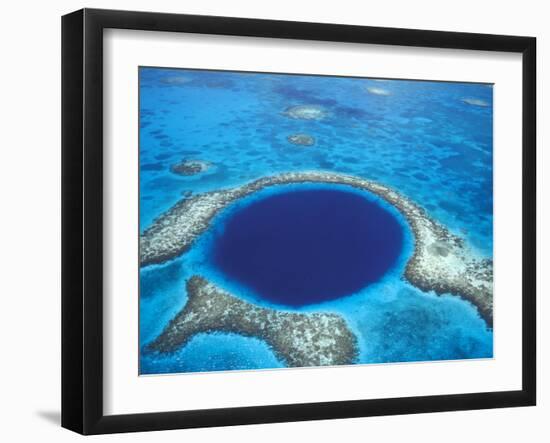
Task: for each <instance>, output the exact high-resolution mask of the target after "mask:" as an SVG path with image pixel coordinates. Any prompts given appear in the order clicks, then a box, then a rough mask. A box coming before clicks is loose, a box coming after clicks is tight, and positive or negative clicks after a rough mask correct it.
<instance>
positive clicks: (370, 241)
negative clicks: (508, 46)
mask: <svg viewBox="0 0 550 443" xmlns="http://www.w3.org/2000/svg"><path fill="white" fill-rule="evenodd" d="M139 75H140V91H139V93H140V146H139V152H140V229H141V230H142V231H143V230H144V229H146V228H147V227H148V226H149V225H150V224H151V223H152V222H153V220H154V219H155V218H156V217H158V216H160V215H161V214H162V213H163V212H164V211H166V210H167V209H169V208H170V207H171V206H172V205H173V204H175V203H176V202H177V201H179V200H180V199H182V198H185V196H188V195H190V194H198V193H202V192H207V191H211V190H218V189H225V188H230V187H234V186H240V185H242V184H245V183H247V182H250V181H252V180H255V179H258V178H261V177H265V176H270V175H274V174H276V173H282V172H289V171H311V170H322V171H334V172H339V173H344V174H350V175H354V176H357V177H362V178H365V179H369V180H374V181H377V182H380V183H382V184H384V185H387V186H390V187H392V188H394V189H396V190H398V191H399V192H400V193H402V194H404V195H405V196H407V197H409V198H411V199H412V200H413V201H415V202H416V203H417V204H418V205H420V206H422V207H423V208H425V209H426V211H427V213H428V214H429V215H430V216H431V217H432V218H433V219H435V220H437V221H438V222H440V223H442V224H443V225H445V226H446V227H447V228H449V230H451V232H453V233H455V234H457V235H460V236H461V237H463V238H464V239H465V240H466V241H467V242H468V243H469V245H470V246H471V247H472V248H474V249H475V250H476V251H477V252H478V253H479V254H480V255H482V256H486V257H492V245H493V241H492V222H493V219H492V194H493V189H492V176H493V173H492V164H493V154H492V145H493V140H492V119H493V114H492V94H493V88H492V86H491V85H486V84H471V83H448V82H426V81H409V80H384V81H381V80H376V79H366V78H342V77H320V76H297V75H284V74H257V73H232V72H220V71H201V70H185V69H161V68H141V69H140V72H139ZM465 100H466V101H465ZM298 105H314V106H319V107H322V109H323V110H324V111H325V112H326V115H325V117H324V118H323V119H321V120H300V119H293V118H289V117H288V116H287V115H285V114H284V112H285V110H287V109H288V108H290V107H292V106H298ZM293 134H308V135H310V136H311V137H313V139H314V145H312V146H302V145H295V144H293V143H290V142H289V140H288V137H289V136H291V135H293ZM185 160H201V161H205V162H208V163H209V164H210V168H209V169H208V170H206V171H204V172H201V173H198V174H196V175H189V176H183V175H178V174H174V173H173V172H172V171H171V170H170V168H171V166H172V165H174V164H176V163H178V162H181V161H185ZM277 188H278V189H268V190H265V191H261V192H260V193H258V195H253V196H251V197H247V198H245V199H243V200H242V201H240V202H236V203H235V204H234V205H232V206H231V207H228V208H226V210H224V211H222V213H220V214H219V215H218V216H217V217H216V218H215V220H214V221H213V223H212V224H211V228H210V229H209V230H208V231H206V232H205V233H204V234H203V235H202V236H201V237H199V238H198V239H197V241H196V242H195V244H194V246H193V247H192V248H191V250H190V251H188V252H187V253H185V254H184V255H182V256H180V257H177V258H176V259H174V260H172V261H170V262H167V263H165V264H163V265H155V266H149V267H146V268H143V269H142V270H141V272H140V331H139V332H140V345H141V346H143V345H145V344H147V343H148V342H150V341H151V340H153V339H154V338H156V337H157V336H158V334H160V333H161V332H162V330H163V329H164V327H165V326H166V325H167V323H168V322H169V321H170V319H171V318H173V317H174V315H175V314H176V313H177V312H179V310H181V308H182V307H183V306H184V305H185V303H186V301H187V294H186V291H185V282H186V281H187V279H188V278H189V277H190V276H192V275H196V274H199V275H203V276H205V277H207V278H209V279H210V280H212V281H213V282H215V283H217V284H218V285H220V286H222V287H223V288H225V289H227V290H229V291H231V292H232V293H233V294H234V295H236V296H239V297H241V298H243V299H245V300H247V301H250V302H251V303H255V304H259V305H262V306H268V307H272V308H276V309H284V310H291V311H292V310H295V311H300V312H315V311H323V312H336V313H339V314H341V315H342V316H343V317H344V318H345V320H346V322H347V323H348V325H349V326H350V328H351V329H352V331H353V332H354V333H355V335H356V336H357V338H358V343H359V348H360V349H359V350H360V352H359V357H358V359H357V362H356V363H358V364H367V363H392V362H409V361H432V360H448V359H469V358H490V357H492V353H493V331H492V330H491V329H489V328H488V327H487V325H486V324H485V322H484V321H483V320H482V319H481V318H480V317H479V315H478V313H477V310H476V309H475V307H474V306H472V305H471V304H470V303H468V302H466V301H464V300H462V299H461V298H459V297H458V296H457V295H456V294H446V295H443V296H437V295H435V294H434V293H430V292H423V291H421V290H419V289H418V288H415V287H414V286H412V285H410V284H409V283H408V282H406V281H405V280H404V279H403V270H404V266H405V264H406V261H407V259H408V258H409V257H410V255H411V254H412V249H413V240H412V234H411V233H410V230H409V228H408V225H407V223H406V221H405V220H404V219H403V218H402V217H401V216H400V214H399V213H398V212H397V211H396V210H395V209H394V208H392V207H390V206H389V205H387V204H385V203H384V202H383V201H381V200H380V199H376V197H374V196H370V197H369V196H366V195H364V194H366V193H359V192H357V191H353V190H351V189H336V187H329V186H322V185H286V186H284V187H277ZM283 188H284V189H283ZM359 194H363V195H359ZM323 205H325V206H323ZM326 205H329V206H330V207H331V208H333V211H331V210H330V209H327V207H326ZM300 208H301V210H302V211H301V215H300ZM335 208H337V210H334V209H335ZM323 211H325V212H324V213H323ZM319 213H323V214H324V215H323V216H322V217H315V216H313V215H314V214H319ZM345 214H348V215H349V217H347V219H346V217H345ZM262 217H264V221H263V223H259V220H260V219H261V218H262ZM376 217H379V219H378V222H377V223H374V225H372V226H371V228H370V229H368V230H367V229H366V227H367V224H365V223H363V221H365V220H376ZM300 223H303V224H305V225H307V226H309V227H310V229H309V230H306V231H305V232H307V233H308V235H307V236H305V237H304V236H303V235H302V236H301V235H300V232H302V233H303V232H304V228H303V226H304V225H302V228H301V229H302V230H300ZM343 223H347V224H348V229H347V230H346V231H345V232H343V234H344V235H343V236H342V237H341V238H340V239H338V238H336V237H332V238H328V239H326V238H325V239H324V242H323V244H324V245H325V246H326V248H327V249H326V250H327V251H328V250H329V251H332V252H333V254H332V255H331V254H323V255H322V256H323V257H325V260H324V261H323V260H317V259H319V258H320V257H321V254H319V253H318V252H319V248H322V245H320V244H319V239H320V238H322V235H323V232H327V229H328V230H330V229H335V230H336V228H338V226H342V224H343ZM269 224H271V225H272V226H271V231H274V230H276V231H277V235H274V236H272V237H266V236H265V235H264V236H262V232H265V231H262V229H259V228H261V227H262V226H261V225H263V227H264V228H266V227H267V226H268V225H269ZM247 233H248V235H247ZM370 234H373V235H370ZM254 235H256V236H257V238H263V241H264V242H265V243H264V244H262V248H260V249H258V248H256V253H258V251H259V253H261V254H264V255H263V256H262V257H261V258H262V259H263V260H264V262H263V263H264V264H266V265H269V266H266V267H261V266H257V267H256V268H253V267H252V266H251V263H252V261H251V260H250V257H251V251H253V249H254V241H253V240H252V239H253V236H254ZM338 240H340V241H338ZM353 240H355V241H353ZM247 242H248V243H247ZM307 242H310V245H311V247H310V248H306V247H304V245H307ZM377 242H378V243H377ZM298 245H301V247H298ZM382 245H385V246H386V247H382ZM247 248H248V249H247ZM292 248H294V249H292ZM285 250H294V254H292V255H286V256H285ZM296 251H302V254H304V255H302V256H299V254H298V255H296V254H295V253H296ZM346 252H347V253H346ZM308 257H309V259H310V260H307V258H308ZM327 257H328V258H327ZM313 258H315V259H316V260H313ZM265 260H268V262H266V261H265ZM312 260H313V261H312ZM359 262H361V263H370V264H371V265H373V266H370V267H362V268H361V267H358V266H357V264H358V263H359ZM259 263H262V262H259ZM300 263H302V266H300ZM304 263H307V266H306V265H305V264H304ZM277 264H279V266H277V267H276V268H275V267H274V266H276V265H277ZM377 266H378V268H377ZM365 268H368V269H370V271H369V272H370V273H369V272H367V271H365ZM266 269H267V271H266ZM269 269H277V270H278V271H280V272H286V274H285V275H287V276H289V275H291V274H292V272H291V271H292V270H296V271H297V272H298V274H297V275H298V276H300V275H302V276H303V275H305V274H301V273H300V271H302V270H303V271H304V273H306V274H308V275H311V276H312V278H310V279H308V283H307V284H306V285H305V286H304V285H303V284H302V286H300V279H299V278H298V277H296V278H294V279H292V278H286V279H285V280H282V279H277V278H272V277H273V275H272V274H270V273H269V272H268V270H269ZM315 269H323V272H322V273H315ZM329 270H331V271H332V272H329ZM325 271H326V272H325ZM346 273H347V274H346ZM279 275H281V274H279ZM315 275H317V279H315ZM338 276H345V277H346V278H338ZM285 281H286V282H287V283H289V282H291V281H292V282H293V284H294V288H293V291H292V293H293V296H292V297H291V299H290V300H289V296H288V292H285V291H284V289H285ZM302 283H303V281H302ZM296 285H297V286H296ZM345 285H348V286H347V287H346V286H345ZM316 294H317V295H316ZM284 366H285V363H284V362H283V361H280V360H278V359H277V357H276V356H275V355H274V353H273V351H272V350H271V349H270V348H269V346H267V344H266V343H264V342H263V341H262V340H261V339H257V338H250V337H242V336H238V335H236V334H221V333H219V332H213V333H210V334H200V335H198V336H196V337H195V338H194V339H192V340H191V341H190V342H189V343H188V344H187V345H186V346H184V347H182V348H181V349H180V350H178V351H177V352H176V353H173V354H167V355H162V356H159V355H151V354H148V353H146V352H142V354H141V358H140V372H141V373H142V374H159V373H177V372H196V371H216V370H235V369H239V370H242V369H263V368H280V367H284Z"/></svg>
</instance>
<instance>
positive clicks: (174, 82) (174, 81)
mask: <svg viewBox="0 0 550 443" xmlns="http://www.w3.org/2000/svg"><path fill="white" fill-rule="evenodd" d="M191 81H192V79H191V78H190V77H185V76H183V75H171V76H169V77H162V78H161V79H160V82H161V83H163V84H165V85H169V86H182V85H185V84H187V83H189V82H191Z"/></svg>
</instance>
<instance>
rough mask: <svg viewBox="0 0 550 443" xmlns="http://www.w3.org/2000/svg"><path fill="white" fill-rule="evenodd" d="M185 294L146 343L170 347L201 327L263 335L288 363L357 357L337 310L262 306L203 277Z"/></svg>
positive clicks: (334, 361)
mask: <svg viewBox="0 0 550 443" xmlns="http://www.w3.org/2000/svg"><path fill="white" fill-rule="evenodd" d="M187 293H188V296H189V299H188V301H187V303H186V305H185V307H184V308H183V309H182V310H181V311H180V312H179V313H178V314H177V315H176V317H174V319H173V320H172V321H171V322H170V323H169V324H168V326H167V327H166V328H165V330H164V331H163V332H162V333H161V334H160V335H159V336H158V337H157V338H156V339H155V340H154V341H153V342H152V343H150V344H149V345H148V346H147V347H146V351H149V352H172V351H175V350H176V349H178V348H179V347H181V346H184V345H185V344H186V343H187V342H188V341H189V340H190V339H191V338H192V337H193V336H195V335H196V334H199V333H201V332H212V331H221V332H231V333H236V334H241V335H244V336H248V337H257V338H260V339H262V340H264V341H265V342H266V343H267V344H268V345H269V346H271V348H272V349H273V351H274V352H275V354H276V355H277V356H278V357H279V358H280V359H282V360H284V361H285V362H286V364H287V365H288V366H291V367H304V366H323V365H345V364H351V363H353V361H354V359H355V358H356V357H357V341H356V338H355V336H354V335H353V333H352V332H351V331H350V330H349V328H348V327H347V325H346V322H345V321H344V320H343V319H342V317H340V316H339V315H336V314H326V313H311V314H301V313H295V312H285V311H279V310H274V309H267V308H261V307H259V306H255V305H252V304H250V303H248V302H246V301H243V300H240V299H238V298H236V297H233V296H232V295H230V294H228V293H227V292H225V291H223V290H222V289H220V288H218V287H216V286H215V285H214V284H212V283H210V282H208V281H207V280H205V279H204V278H202V277H199V276H194V277H191V278H190V279H189V281H188V282H187Z"/></svg>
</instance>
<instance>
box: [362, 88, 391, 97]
mask: <svg viewBox="0 0 550 443" xmlns="http://www.w3.org/2000/svg"><path fill="white" fill-rule="evenodd" d="M367 92H368V93H370V94H373V95H391V93H390V91H388V90H387V89H382V88H374V87H368V88H367Z"/></svg>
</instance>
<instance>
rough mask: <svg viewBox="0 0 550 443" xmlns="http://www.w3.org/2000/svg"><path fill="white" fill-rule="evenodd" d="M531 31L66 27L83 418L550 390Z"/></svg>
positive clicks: (140, 20)
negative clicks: (539, 302)
mask: <svg viewBox="0 0 550 443" xmlns="http://www.w3.org/2000/svg"><path fill="white" fill-rule="evenodd" d="M535 51H536V41H535V39H534V38H531V37H515V36H514V37H513V36H498V35H484V34H466V33H452V32H436V31H421V30H410V29H388V28H375V27H359V26H348V25H336V24H319V23H299V22H280V21H270V20H256V19H243V18H227V17H208V16H191V15H176V14H160V13H149V12H124V11H108V10H91V9H84V10H80V11H77V12H74V13H72V14H68V15H66V16H64V17H63V20H62V56H63V66H62V75H63V78H62V86H63V87H62V90H63V94H62V105H63V106H62V107H63V115H62V120H63V127H62V139H63V146H62V161H63V165H62V171H63V179H62V182H63V183H62V185H63V195H62V197H63V217H62V218H63V227H62V237H63V294H62V298H63V302H62V307H63V312H62V322H63V324H62V334H63V337H62V344H63V346H62V358H63V361H62V370H63V374H62V381H63V382H62V425H63V426H64V427H66V428H68V429H71V430H73V431H76V432H79V433H82V434H101V433H113V432H129V431H148V430H160V429H176V428H191V427H206V426H227V425H238V424H251V423H269V422H282V421H299V420H318V419H329V418H345V417H361V416H374V415H389V414H410V413H422V412H434V411H453V410H465V409H483V408H498V407H513V406H529V405H534V404H535V399H536V374H535V368H536V356H535V349H536V345H535V331H536V325H535V319H536V316H535V304H536V303H535V301H536V294H535V291H536V283H535V280H536V279H535V260H536V250H535V245H536V238H535V236H536V214H535V211H536V207H535V203H536V189H535V188H536V184H535V183H536V181H535V171H536V158H535V130H536V126H535V121H536V119H535V111H536V105H535V83H536V82H535V73H536V69H535V60H536V52H535Z"/></svg>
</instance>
